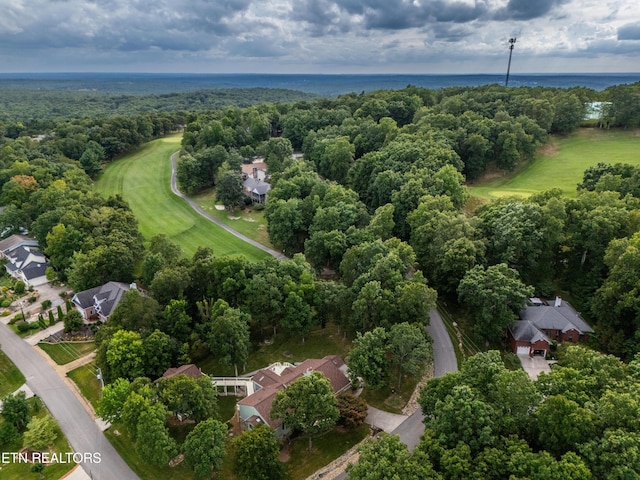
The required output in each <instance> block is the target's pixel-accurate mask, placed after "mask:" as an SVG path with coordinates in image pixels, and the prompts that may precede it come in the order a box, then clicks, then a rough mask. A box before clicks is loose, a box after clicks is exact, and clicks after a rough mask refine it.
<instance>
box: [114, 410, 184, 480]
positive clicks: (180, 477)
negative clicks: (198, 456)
mask: <svg viewBox="0 0 640 480" xmlns="http://www.w3.org/2000/svg"><path fill="white" fill-rule="evenodd" d="M104 433H105V436H106V437H107V439H108V440H109V442H111V444H112V445H113V446H114V448H115V449H116V450H117V451H118V453H119V454H120V456H121V457H122V459H123V460H124V461H125V462H126V463H127V465H129V466H130V467H131V469H132V470H133V471H134V472H136V474H137V475H138V476H139V477H140V478H141V479H142V480H156V479H158V478H170V479H171V480H192V478H193V471H192V470H191V469H190V468H189V467H188V466H187V465H186V464H185V462H182V463H181V464H180V465H178V466H177V467H174V468H171V467H169V466H166V467H155V466H153V465H149V464H148V463H146V462H145V461H143V460H142V459H141V458H140V456H139V455H138V453H137V452H136V449H135V444H134V443H133V442H132V441H131V438H130V437H129V435H128V433H127V432H126V431H125V430H124V425H122V424H120V423H116V424H114V425H112V426H111V428H109V429H108V430H106V431H105V432H104Z"/></svg>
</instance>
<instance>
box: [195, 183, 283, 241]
mask: <svg viewBox="0 0 640 480" xmlns="http://www.w3.org/2000/svg"><path fill="white" fill-rule="evenodd" d="M192 198H193V200H194V201H196V202H197V203H198V205H199V206H200V207H201V208H202V209H203V210H204V211H205V212H207V213H208V214H209V215H211V216H212V217H214V218H216V219H217V220H220V221H221V222H224V223H226V224H227V225H229V226H230V227H231V228H233V229H234V230H236V231H238V232H240V233H241V234H243V235H245V236H247V237H249V238H250V239H252V240H255V241H256V242H258V243H261V244H262V245H265V246H267V247H269V248H273V245H271V242H270V241H269V234H268V233H267V220H266V219H265V218H264V210H257V209H255V208H244V209H242V210H239V209H238V210H235V211H234V212H233V213H231V212H229V211H227V210H217V209H216V203H217V202H216V198H215V190H214V189H209V190H206V191H204V192H202V193H200V194H198V195H195V196H194V197H192Z"/></svg>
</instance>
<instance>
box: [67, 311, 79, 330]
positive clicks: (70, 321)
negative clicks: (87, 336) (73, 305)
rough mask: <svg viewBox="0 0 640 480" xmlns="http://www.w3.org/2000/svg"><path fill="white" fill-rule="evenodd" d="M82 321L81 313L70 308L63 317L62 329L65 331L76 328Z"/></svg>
mask: <svg viewBox="0 0 640 480" xmlns="http://www.w3.org/2000/svg"><path fill="white" fill-rule="evenodd" d="M82 323H83V319H82V314H81V313H80V312H79V311H77V310H71V311H70V312H69V313H67V314H66V315H65V317H64V331H65V333H69V332H73V331H74V330H78V329H79V328H80V327H81V326H82Z"/></svg>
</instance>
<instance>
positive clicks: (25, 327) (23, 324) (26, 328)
mask: <svg viewBox="0 0 640 480" xmlns="http://www.w3.org/2000/svg"><path fill="white" fill-rule="evenodd" d="M29 330H31V325H29V324H28V323H27V322H20V323H18V331H19V332H20V333H24V332H28V331H29Z"/></svg>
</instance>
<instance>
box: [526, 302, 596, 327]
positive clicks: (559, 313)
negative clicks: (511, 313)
mask: <svg viewBox="0 0 640 480" xmlns="http://www.w3.org/2000/svg"><path fill="white" fill-rule="evenodd" d="M520 318H521V319H522V320H525V321H529V322H531V323H533V324H534V325H535V326H536V327H538V328H539V329H542V330H560V331H562V332H566V331H568V330H572V329H573V330H577V331H578V332H579V333H581V334H584V333H593V329H592V328H591V327H590V326H589V325H588V324H587V322H585V321H584V320H583V319H582V317H581V316H580V314H579V313H578V312H576V311H575V310H574V308H573V307H572V306H571V305H570V304H569V303H568V302H566V301H564V300H561V301H560V305H559V306H554V305H540V306H527V307H525V308H524V309H523V310H522V311H521V312H520Z"/></svg>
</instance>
